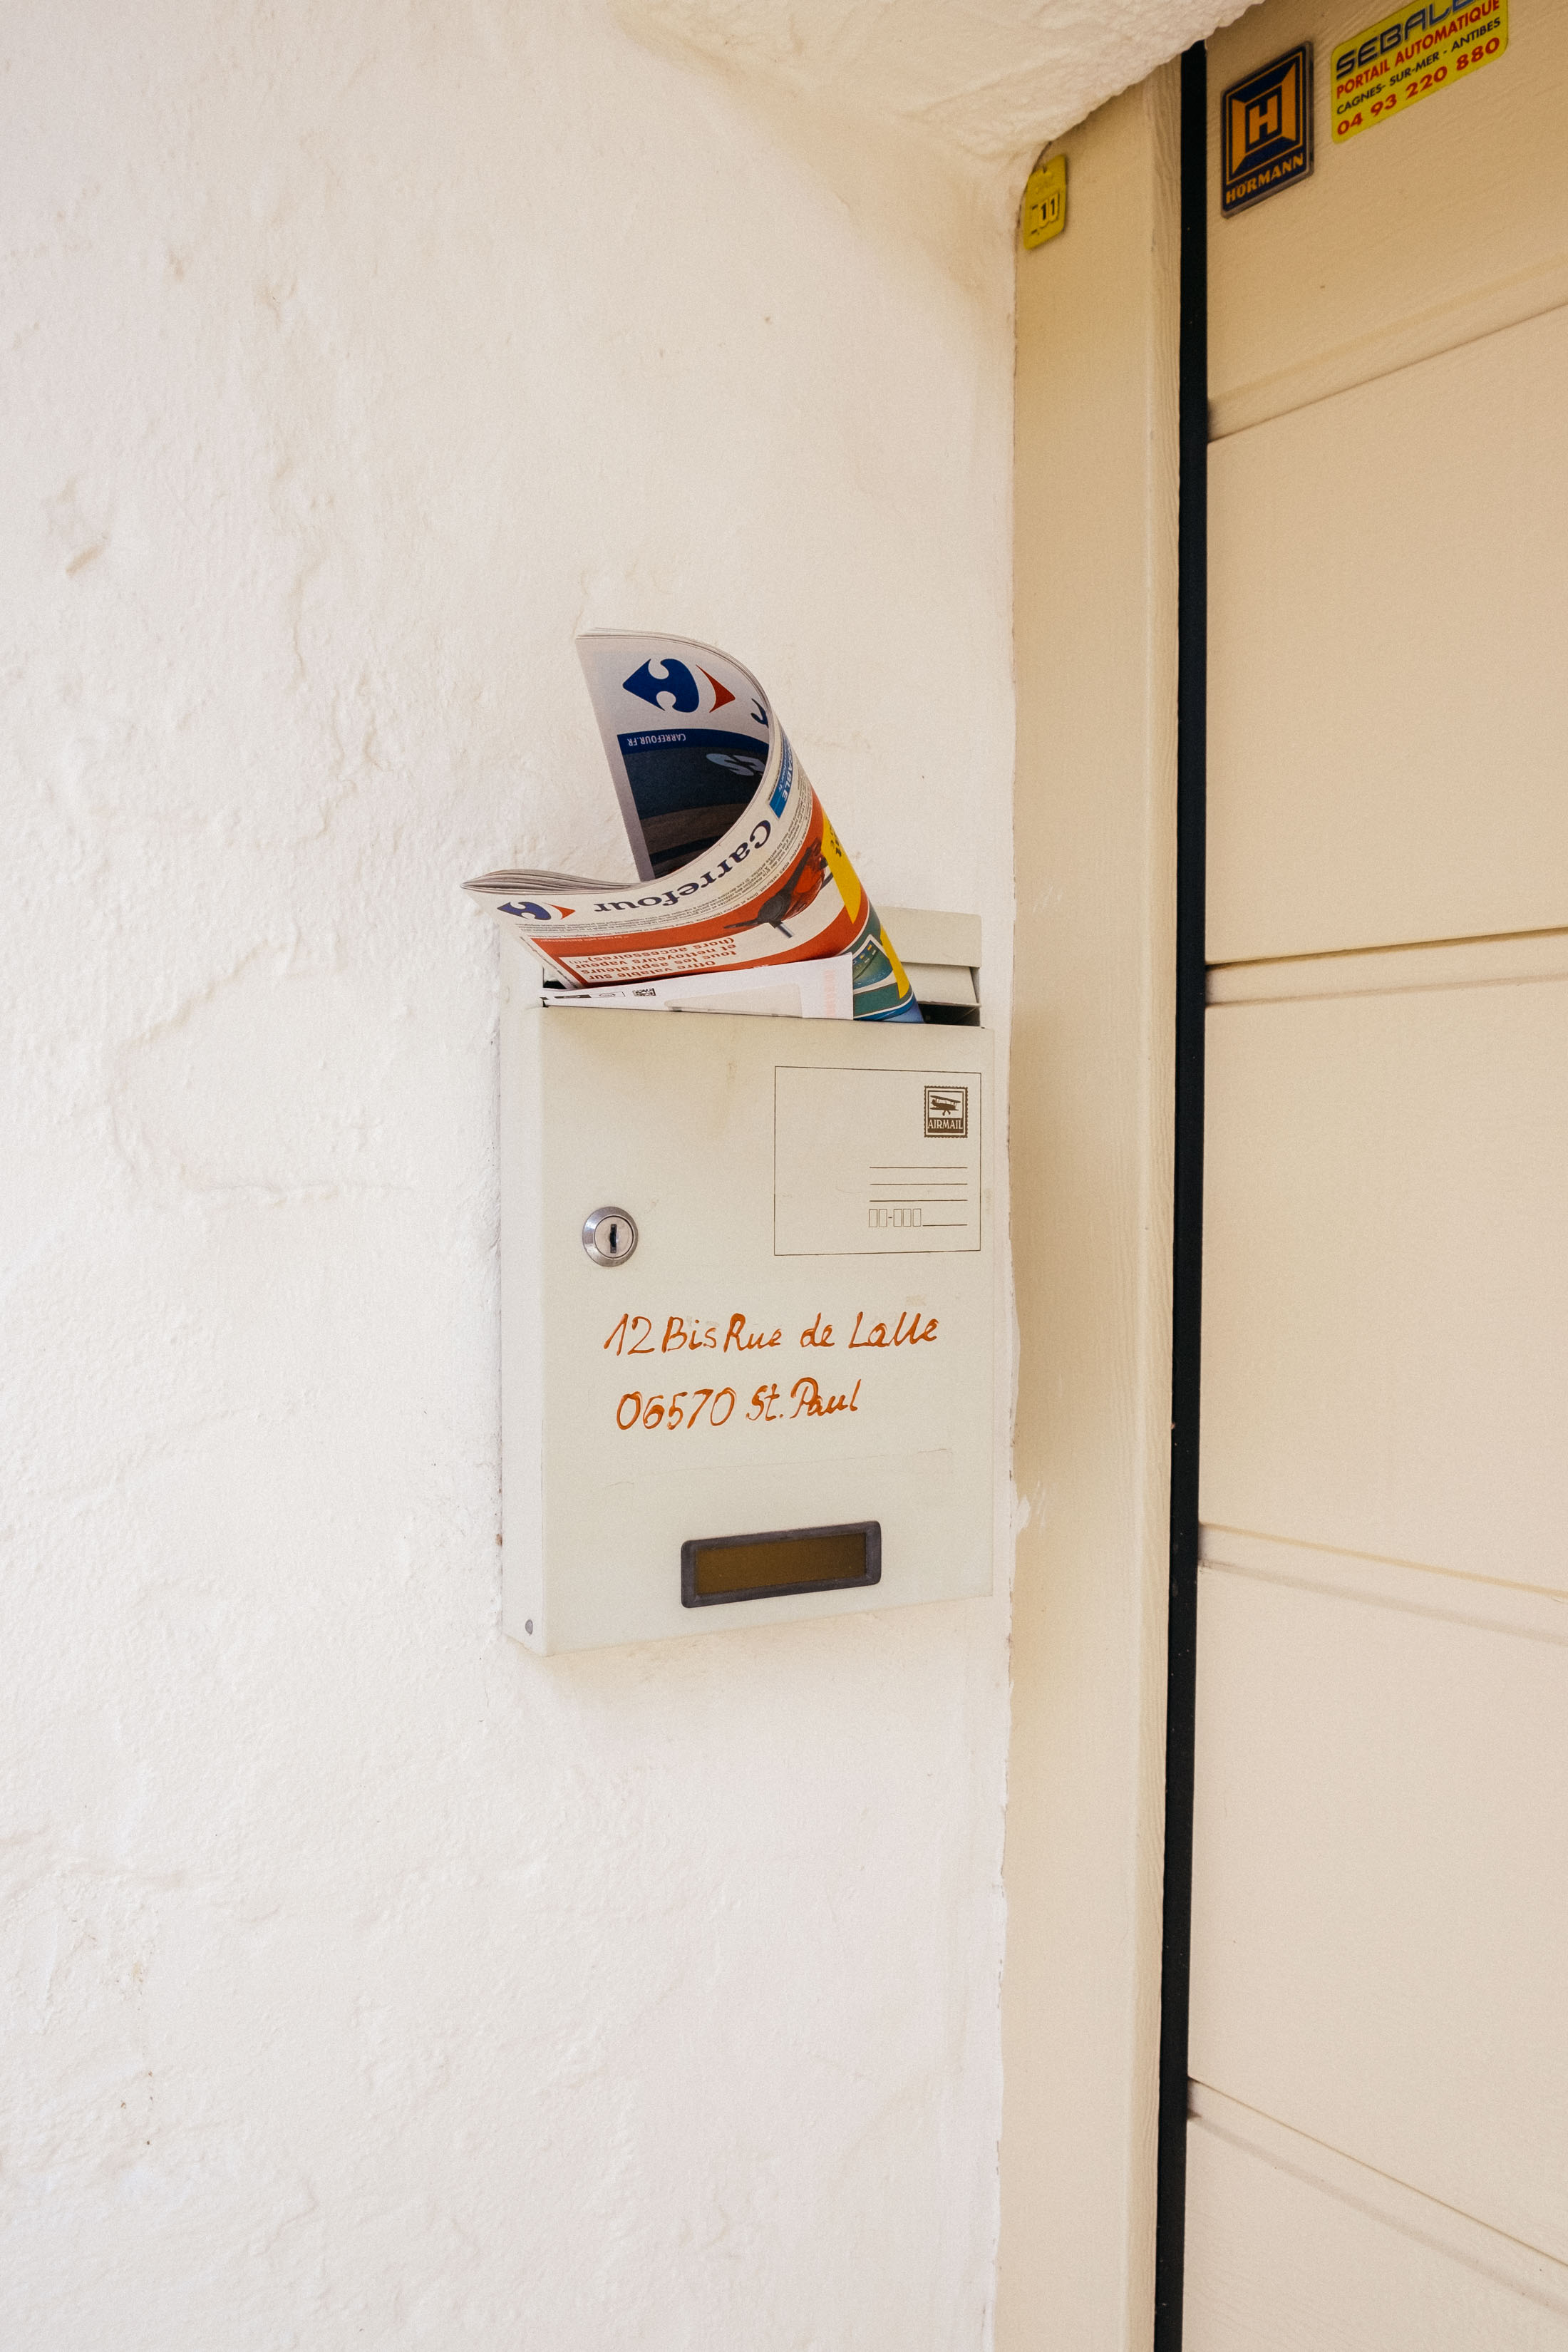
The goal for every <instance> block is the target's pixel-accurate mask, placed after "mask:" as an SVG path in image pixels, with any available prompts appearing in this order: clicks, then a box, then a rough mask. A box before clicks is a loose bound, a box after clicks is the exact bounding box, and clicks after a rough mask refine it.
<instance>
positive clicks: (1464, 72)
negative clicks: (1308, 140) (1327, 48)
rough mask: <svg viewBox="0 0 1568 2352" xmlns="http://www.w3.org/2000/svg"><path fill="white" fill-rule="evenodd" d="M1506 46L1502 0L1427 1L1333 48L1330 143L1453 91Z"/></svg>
mask: <svg viewBox="0 0 1568 2352" xmlns="http://www.w3.org/2000/svg"><path fill="white" fill-rule="evenodd" d="M1507 47H1508V0H1429V5H1427V6H1426V7H1424V8H1403V9H1401V10H1400V11H1399V13H1398V15H1397V16H1384V17H1382V18H1380V19H1379V21H1378V22H1377V23H1376V24H1375V25H1368V26H1367V27H1366V29H1365V30H1364V32H1360V33H1356V34H1353V35H1352V37H1351V38H1350V39H1349V40H1348V41H1336V42H1335V44H1334V48H1333V57H1332V73H1333V97H1332V99H1331V101H1330V103H1331V111H1332V118H1333V125H1334V144H1335V146H1336V147H1340V146H1342V145H1343V144H1344V142H1345V141H1346V140H1347V139H1353V138H1354V137H1355V134H1356V132H1357V131H1370V130H1371V129H1372V126H1373V123H1374V122H1389V121H1392V120H1393V118H1394V116H1395V115H1396V114H1403V113H1404V112H1405V110H1406V109H1407V108H1409V107H1412V106H1414V105H1415V101H1416V100H1417V99H1418V98H1436V95H1437V92H1438V91H1439V90H1440V89H1458V85H1459V84H1460V83H1461V82H1462V81H1465V80H1467V79H1468V78H1469V76H1470V75H1471V74H1473V73H1478V72H1479V70H1480V68H1481V67H1482V66H1489V65H1490V64H1491V62H1492V59H1493V58H1500V57H1501V55H1502V53H1503V51H1504V50H1505V49H1506V48H1507Z"/></svg>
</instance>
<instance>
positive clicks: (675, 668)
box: [621, 654, 768, 728]
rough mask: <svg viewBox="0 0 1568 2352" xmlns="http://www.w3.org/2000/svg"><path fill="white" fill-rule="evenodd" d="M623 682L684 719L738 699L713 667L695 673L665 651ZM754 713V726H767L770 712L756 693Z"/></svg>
mask: <svg viewBox="0 0 1568 2352" xmlns="http://www.w3.org/2000/svg"><path fill="white" fill-rule="evenodd" d="M621 684H622V685H623V686H624V687H625V688H626V692H627V693H628V694H635V695H636V696H637V698H638V699H639V700H640V701H643V702H650V703H651V704H652V705H653V707H654V709H656V710H667V711H668V712H669V713H670V714H671V716H672V717H677V718H683V719H689V718H690V717H691V715H692V714H693V712H695V711H701V712H702V713H703V715H704V716H705V717H706V718H711V717H712V716H713V713H714V712H715V711H716V710H722V709H723V708H724V705H725V704H726V703H727V702H733V701H734V699H735V698H734V696H733V695H732V694H731V691H730V689H729V688H728V687H727V686H722V685H721V684H720V681H719V680H718V679H717V678H716V677H714V675H713V673H712V671H711V670H710V669H703V668H701V667H699V668H698V669H697V670H696V672H695V673H693V672H692V671H691V670H689V669H688V667H686V664H685V663H684V662H683V661H677V660H676V658H675V656H674V655H673V654H666V656H665V657H664V659H663V660H662V661H656V660H654V659H653V658H652V657H651V656H650V657H649V659H648V660H647V661H645V662H644V664H643V666H642V667H641V669H637V670H634V671H633V672H632V674H631V676H630V677H625V678H623V679H622V680H621ZM751 715H752V724H753V725H754V726H757V727H763V728H765V727H766V725H767V723H768V714H767V712H766V711H765V710H764V709H763V706H762V704H761V703H760V702H759V701H758V700H757V698H756V697H755V696H754V695H753V696H752V705H751Z"/></svg>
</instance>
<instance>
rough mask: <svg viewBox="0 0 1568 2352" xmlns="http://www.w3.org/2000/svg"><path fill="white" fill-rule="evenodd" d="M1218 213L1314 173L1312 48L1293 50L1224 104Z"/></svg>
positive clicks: (1235, 86) (1235, 85)
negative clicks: (1312, 169)
mask: <svg viewBox="0 0 1568 2352" xmlns="http://www.w3.org/2000/svg"><path fill="white" fill-rule="evenodd" d="M1219 130H1220V140H1219V146H1220V185H1219V208H1220V212H1221V214H1222V215H1225V216H1226V217H1227V218H1228V216H1229V215H1230V214H1232V213H1238V212H1241V211H1243V210H1245V208H1246V207H1247V205H1256V204H1258V202H1260V200H1261V199H1262V198H1263V197H1264V196H1272V195H1276V194H1278V193H1279V190H1280V189H1281V188H1287V187H1289V185H1290V184H1291V182H1292V181H1293V180H1304V179H1306V178H1307V176H1308V174H1309V173H1310V171H1311V168H1312V44H1311V42H1310V41H1303V42H1302V43H1301V46H1300V48H1297V49H1288V50H1287V51H1286V53H1285V55H1284V56H1283V57H1282V58H1271V59H1270V61H1269V63H1268V65H1266V66H1259V67H1258V70H1257V71H1256V72H1255V73H1249V74H1248V75H1247V77H1246V79H1244V80H1242V81H1237V82H1232V84H1231V86H1230V88H1229V89H1227V90H1226V93H1225V96H1224V97H1223V98H1222V99H1221V100H1220V102H1219Z"/></svg>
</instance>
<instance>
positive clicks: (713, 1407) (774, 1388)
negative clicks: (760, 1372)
mask: <svg viewBox="0 0 1568 2352" xmlns="http://www.w3.org/2000/svg"><path fill="white" fill-rule="evenodd" d="M693 1398H695V1399H696V1402H695V1403H693V1402H692V1399H693ZM735 1405H736V1396H735V1391H734V1390H733V1389H677V1391H675V1394H674V1395H673V1396H671V1397H668V1398H666V1397H664V1396H645V1395H644V1394H643V1392H642V1391H641V1389H628V1390H627V1391H626V1394H625V1396H624V1397H623V1398H622V1399H621V1401H620V1402H619V1404H618V1405H617V1406H616V1428H617V1429H621V1430H626V1429H668V1430H676V1429H696V1428H698V1427H700V1425H701V1424H702V1423H704V1422H706V1423H707V1425H708V1427H709V1428H710V1429H722V1428H723V1426H724V1424H725V1423H726V1422H727V1421H728V1420H729V1419H730V1417H731V1414H732V1413H733V1412H734V1410H735ZM859 1410H860V1383H859V1381H856V1383H855V1385H854V1387H853V1388H852V1389H850V1390H848V1391H841V1392H840V1393H839V1394H838V1395H837V1396H832V1395H828V1394H825V1392H824V1391H823V1389H822V1387H821V1385H820V1383H819V1382H818V1381H815V1380H813V1378H812V1376H811V1374H810V1373H809V1372H805V1373H803V1374H802V1375H801V1377H800V1379H799V1380H798V1381H796V1382H795V1386H794V1387H793V1388H792V1389H791V1390H790V1391H789V1394H788V1396H787V1397H786V1396H784V1394H783V1392H782V1391H781V1390H780V1388H779V1384H778V1382H777V1381H763V1382H762V1383H761V1385H760V1386H759V1387H758V1388H757V1389H755V1390H754V1391H753V1392H752V1402H751V1403H750V1404H749V1405H748V1406H747V1407H746V1412H745V1418H746V1420H747V1421H798V1420H799V1419H800V1418H801V1415H802V1414H803V1413H804V1414H805V1418H806V1419H807V1420H808V1421H820V1420H826V1419H827V1417H828V1416H829V1415H830V1414H832V1413H836V1412H859Z"/></svg>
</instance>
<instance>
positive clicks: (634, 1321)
mask: <svg viewBox="0 0 1568 2352" xmlns="http://www.w3.org/2000/svg"><path fill="white" fill-rule="evenodd" d="M937 1328H938V1321H937V1318H936V1317H935V1316H934V1315H931V1316H928V1317H926V1318H924V1320H923V1321H922V1319H921V1317H920V1316H919V1315H910V1314H908V1313H904V1314H900V1315H898V1316H896V1317H895V1318H894V1319H893V1328H892V1331H891V1333H889V1329H888V1326H887V1324H886V1322H885V1321H882V1322H875V1323H868V1322H867V1320H866V1309H865V1308H864V1307H860V1308H858V1309H857V1310H856V1315H855V1324H854V1328H853V1329H852V1330H851V1332H850V1334H849V1337H848V1339H847V1341H846V1343H845V1344H846V1346H847V1348H850V1349H855V1348H919V1347H922V1346H924V1345H925V1344H926V1343H927V1342H928V1341H933V1340H934V1339H935V1338H936V1335H937ZM653 1332H654V1324H653V1318H651V1317H650V1316H647V1315H623V1316H622V1318H621V1319H620V1321H619V1322H618V1323H617V1324H616V1327H615V1328H614V1329H613V1330H612V1331H611V1333H610V1336H609V1338H608V1339H606V1340H605V1350H606V1351H608V1350H609V1349H614V1351H615V1353H616V1355H617V1356H668V1355H671V1354H678V1353H679V1352H680V1350H682V1349H685V1350H686V1352H687V1353H688V1354H690V1355H697V1354H700V1353H701V1352H702V1350H703V1349H709V1348H711V1349H714V1350H716V1352H717V1353H718V1354H720V1355H721V1356H727V1355H729V1354H730V1353H731V1350H732V1351H733V1352H734V1353H735V1354H737V1355H745V1354H747V1353H749V1352H750V1351H751V1350H752V1349H754V1348H782V1347H783V1346H784V1333H783V1331H782V1330H774V1331H770V1330H769V1329H768V1328H766V1326H765V1325H764V1324H760V1323H759V1324H758V1325H756V1326H755V1328H753V1327H752V1325H751V1324H750V1323H749V1322H748V1321H747V1320H746V1318H745V1316H744V1315H731V1318H730V1319H729V1321H728V1322H727V1323H726V1324H725V1326H724V1336H723V1338H722V1339H720V1337H719V1326H718V1324H717V1323H707V1324H704V1323H703V1322H701V1321H700V1318H697V1317H693V1318H692V1319H691V1321H690V1322H689V1323H688V1321H687V1320H686V1318H685V1317H684V1316H683V1315H670V1316H668V1317H667V1318H666V1319H665V1326H664V1337H663V1338H662V1339H659V1340H658V1341H657V1342H656V1340H655V1339H654V1336H653ZM800 1345H801V1346H802V1347H803V1348H836V1347H837V1345H838V1342H837V1339H835V1338H834V1336H833V1326H832V1324H831V1323H828V1322H826V1321H825V1320H824V1318H823V1317H822V1315H821V1314H820V1313H819V1314H818V1315H817V1316H816V1318H815V1319H814V1320H813V1321H812V1322H810V1323H808V1324H807V1325H806V1327H805V1330H804V1331H803V1332H802V1333H801V1335H800ZM694 1393H695V1391H694Z"/></svg>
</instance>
